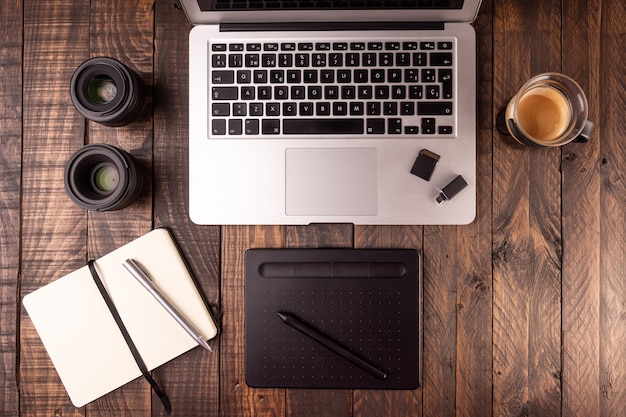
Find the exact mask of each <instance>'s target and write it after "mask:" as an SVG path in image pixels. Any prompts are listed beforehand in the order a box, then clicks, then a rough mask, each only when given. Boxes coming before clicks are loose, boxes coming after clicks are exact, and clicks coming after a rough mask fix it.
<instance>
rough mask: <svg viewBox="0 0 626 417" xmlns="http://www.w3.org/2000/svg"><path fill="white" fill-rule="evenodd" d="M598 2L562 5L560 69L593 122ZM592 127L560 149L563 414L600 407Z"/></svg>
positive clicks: (596, 140) (596, 173)
mask: <svg viewBox="0 0 626 417" xmlns="http://www.w3.org/2000/svg"><path fill="white" fill-rule="evenodd" d="M601 7H602V1H591V2H587V1H585V2H580V1H572V2H568V3H567V4H566V6H565V7H564V9H563V72H564V73H565V74H568V75H570V76H571V77H573V78H574V79H576V80H577V81H578V83H579V84H580V85H581V87H582V88H583V90H585V92H586V95H587V100H588V102H589V107H590V118H592V119H593V120H596V121H597V117H598V107H599V104H600V103H599V91H598V87H599V77H600V65H601V61H600V41H601V36H600V31H599V29H600V22H601V19H602V13H601ZM601 141H602V138H601V137H600V135H599V134H598V130H596V132H595V133H594V136H593V139H592V140H591V141H590V142H589V143H585V144H583V145H581V144H577V143H572V144H569V145H567V146H566V147H565V148H564V150H563V160H562V170H563V226H562V228H563V241H564V246H563V284H562V288H563V302H564V304H563V369H562V374H563V376H562V378H563V404H564V407H563V415H564V416H581V415H585V416H594V415H599V412H600V393H599V392H598V383H597V381H599V380H600V363H599V362H600V357H599V352H600V346H599V338H598V335H599V333H600V326H601V324H600V308H601V307H600V285H601V284H600V280H601V276H600V256H601V253H600V251H601V241H600V239H599V235H600V212H601V209H600V206H599V205H597V204H596V203H595V202H596V201H599V200H600V167H601V163H600V157H599V154H600V148H601Z"/></svg>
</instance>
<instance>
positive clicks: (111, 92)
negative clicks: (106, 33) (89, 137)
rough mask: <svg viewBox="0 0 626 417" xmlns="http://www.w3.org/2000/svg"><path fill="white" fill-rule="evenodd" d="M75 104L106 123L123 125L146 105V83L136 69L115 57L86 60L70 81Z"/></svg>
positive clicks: (79, 110) (100, 121)
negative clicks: (144, 83)
mask: <svg viewBox="0 0 626 417" xmlns="http://www.w3.org/2000/svg"><path fill="white" fill-rule="evenodd" d="M70 94H71V96H72V102H73V103H74V107H76V110H78V112H79V113H80V114H82V115H83V116H84V117H86V118H87V119H89V120H93V121H94V122H98V123H100V124H103V125H105V126H124V125H127V124H129V123H130V122H132V121H133V120H135V119H136V118H137V117H138V116H139V115H140V114H141V112H142V111H143V109H144V107H145V102H146V100H145V87H144V85H143V82H142V81H141V78H140V77H139V76H138V75H137V73H136V72H134V71H133V70H131V69H130V68H128V67H126V66H125V65H124V64H122V63H121V62H119V61H116V60H115V59H113V58H107V57H99V58H93V59H90V60H88V61H85V62H83V63H82V64H81V65H80V66H79V67H78V68H77V69H76V71H75V72H74V75H73V76H72V82H71V85H70Z"/></svg>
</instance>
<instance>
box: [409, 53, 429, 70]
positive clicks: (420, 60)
mask: <svg viewBox="0 0 626 417" xmlns="http://www.w3.org/2000/svg"><path fill="white" fill-rule="evenodd" d="M427 58H428V55H427V54H426V53H424V52H414V53H413V66H414V67H424V66H426V59H427Z"/></svg>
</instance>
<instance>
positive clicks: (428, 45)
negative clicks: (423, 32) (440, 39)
mask: <svg viewBox="0 0 626 417" xmlns="http://www.w3.org/2000/svg"><path fill="white" fill-rule="evenodd" d="M420 49H421V50H422V51H429V50H433V49H435V42H431V41H429V42H420Z"/></svg>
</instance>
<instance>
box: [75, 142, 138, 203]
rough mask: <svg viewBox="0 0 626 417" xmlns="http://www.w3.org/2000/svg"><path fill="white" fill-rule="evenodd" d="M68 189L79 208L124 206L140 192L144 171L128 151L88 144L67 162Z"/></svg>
mask: <svg viewBox="0 0 626 417" xmlns="http://www.w3.org/2000/svg"><path fill="white" fill-rule="evenodd" d="M64 177H65V191H66V193H67V195H69V197H70V198H71V199H72V201H74V202H75V203H76V204H78V205H79V206H80V207H82V208H84V209H87V210H96V211H107V210H119V209H122V208H124V207H126V206H128V205H129V204H131V203H132V202H133V201H135V200H136V199H137V198H138V197H139V195H140V194H141V189H142V186H143V172H142V170H141V166H140V165H139V163H138V162H137V160H136V159H135V158H134V157H133V156H132V155H131V154H129V153H127V152H125V151H123V150H121V149H118V148H116V147H114V146H110V145H104V144H92V145H86V146H83V147H82V148H80V149H79V150H78V151H76V152H75V153H74V154H73V155H72V156H71V157H70V159H69V160H68V161H67V164H66V165H65V174H64Z"/></svg>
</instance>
